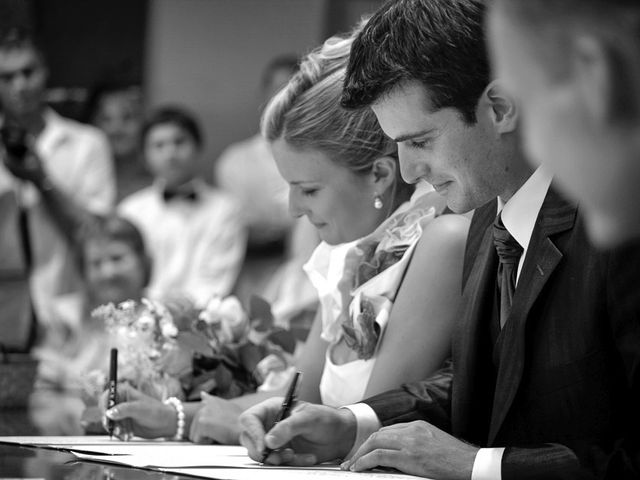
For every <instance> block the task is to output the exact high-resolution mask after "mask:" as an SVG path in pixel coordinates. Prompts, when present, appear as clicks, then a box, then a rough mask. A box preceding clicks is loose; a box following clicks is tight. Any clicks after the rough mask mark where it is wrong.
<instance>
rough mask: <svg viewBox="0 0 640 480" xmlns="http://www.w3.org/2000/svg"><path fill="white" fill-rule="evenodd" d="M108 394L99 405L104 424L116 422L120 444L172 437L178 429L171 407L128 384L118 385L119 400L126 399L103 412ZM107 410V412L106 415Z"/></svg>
mask: <svg viewBox="0 0 640 480" xmlns="http://www.w3.org/2000/svg"><path fill="white" fill-rule="evenodd" d="M106 397H107V392H105V394H104V395H103V397H102V401H101V402H100V404H101V408H102V410H103V411H104V416H105V422H103V423H106V421H108V420H113V421H114V422H115V428H114V434H115V435H116V436H117V437H118V438H120V439H123V440H127V439H130V438H131V437H132V436H133V435H136V436H138V437H143V438H159V437H173V436H174V435H175V433H176V429H177V425H178V423H177V413H176V410H175V408H174V407H172V406H171V405H166V404H164V403H163V402H161V401H160V400H157V399H155V398H153V397H150V396H148V395H145V394H144V393H142V392H140V391H138V390H136V389H135V388H133V387H132V386H130V385H129V384H126V383H123V384H119V385H118V398H119V399H126V401H123V402H122V403H118V404H117V405H115V406H114V407H112V408H110V409H108V410H106V409H105V407H104V406H105V405H106V404H107V402H106ZM105 410H106V411H105Z"/></svg>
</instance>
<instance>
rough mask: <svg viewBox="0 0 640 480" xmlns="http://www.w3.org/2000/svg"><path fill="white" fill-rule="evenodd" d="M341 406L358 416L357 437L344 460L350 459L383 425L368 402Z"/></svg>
mask: <svg viewBox="0 0 640 480" xmlns="http://www.w3.org/2000/svg"><path fill="white" fill-rule="evenodd" d="M340 408H346V409H348V410H351V413H353V415H354V417H356V426H357V429H356V439H355V441H354V442H353V446H352V447H351V450H349V453H348V454H347V456H346V457H345V458H344V460H348V459H350V458H351V457H352V456H353V454H354V453H356V452H357V451H358V449H359V448H360V445H362V444H363V443H364V441H365V440H366V439H367V438H369V436H370V435H371V434H372V433H374V432H377V431H378V430H380V427H381V426H382V425H381V424H380V420H378V416H377V415H376V412H374V411H373V408H371V407H370V406H369V405H367V404H366V403H356V404H354V405H346V406H344V407H340Z"/></svg>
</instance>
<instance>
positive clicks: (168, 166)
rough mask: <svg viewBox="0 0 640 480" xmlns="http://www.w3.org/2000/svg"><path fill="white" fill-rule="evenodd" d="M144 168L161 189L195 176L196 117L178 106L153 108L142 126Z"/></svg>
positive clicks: (198, 149)
mask: <svg viewBox="0 0 640 480" xmlns="http://www.w3.org/2000/svg"><path fill="white" fill-rule="evenodd" d="M141 138H142V149H143V154H144V158H145V161H146V163H147V167H148V169H149V171H150V172H151V173H152V175H153V176H154V177H155V178H156V179H159V180H161V181H162V182H163V183H164V185H165V188H167V189H175V188H178V187H180V186H181V185H184V184H185V183H187V182H189V181H190V180H192V179H193V178H195V177H196V176H197V175H198V168H199V160H200V155H201V152H202V147H203V137H202V133H201V130H200V126H199V125H198V122H197V120H196V118H195V117H194V116H193V115H192V114H191V113H189V112H188V111H187V110H185V109H183V108H180V107H173V106H167V107H161V108H158V109H157V110H155V111H153V112H152V113H151V115H150V116H149V117H148V118H147V120H146V121H145V123H144V124H143V126H142V133H141Z"/></svg>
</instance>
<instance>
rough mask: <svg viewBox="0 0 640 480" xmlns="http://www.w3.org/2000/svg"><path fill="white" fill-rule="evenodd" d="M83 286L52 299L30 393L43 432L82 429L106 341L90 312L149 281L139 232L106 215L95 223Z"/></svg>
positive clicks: (134, 295)
mask: <svg viewBox="0 0 640 480" xmlns="http://www.w3.org/2000/svg"><path fill="white" fill-rule="evenodd" d="M82 269H83V276H84V281H85V284H84V287H85V288H84V290H83V291H82V292H76V293H72V294H68V295H64V296H60V297H58V298H56V301H55V303H54V304H53V305H52V312H53V315H54V319H53V320H52V324H51V326H50V327H49V328H48V329H47V333H46V335H45V337H44V340H43V342H42V345H40V346H39V347H38V348H37V349H36V350H35V355H36V357H37V358H38V359H40V365H39V369H38V376H37V379H36V384H35V389H34V392H33V394H32V396H31V416H32V420H33V423H34V424H35V425H36V426H37V427H38V429H39V430H40V432H41V433H42V434H44V435H78V434H81V433H83V428H82V425H81V415H82V412H83V410H84V409H85V405H84V402H83V400H82V396H83V395H82V390H83V384H84V383H85V381H86V375H87V373H88V372H90V371H93V370H96V369H100V370H105V369H106V367H107V362H108V359H109V342H108V339H107V335H106V332H105V330H104V325H103V324H102V323H98V322H97V321H96V320H95V319H93V318H92V317H91V311H92V310H93V309H94V308H96V307H98V306H99V305H103V304H107V303H109V302H113V303H116V304H117V303H120V302H123V301H125V300H129V299H131V300H139V299H140V298H141V297H142V295H143V291H144V288H145V286H146V285H147V282H148V280H149V275H150V272H151V261H150V260H149V258H148V256H147V254H146V251H145V246H144V242H143V239H142V235H141V234H140V232H139V231H138V229H137V228H136V227H135V226H134V225H133V224H132V223H131V222H129V221H128V220H125V219H123V218H119V217H116V216H110V217H106V218H102V219H100V220H98V221H97V222H96V223H95V225H93V226H92V227H91V228H90V229H89V231H88V233H87V235H86V237H85V239H84V241H83V246H82Z"/></svg>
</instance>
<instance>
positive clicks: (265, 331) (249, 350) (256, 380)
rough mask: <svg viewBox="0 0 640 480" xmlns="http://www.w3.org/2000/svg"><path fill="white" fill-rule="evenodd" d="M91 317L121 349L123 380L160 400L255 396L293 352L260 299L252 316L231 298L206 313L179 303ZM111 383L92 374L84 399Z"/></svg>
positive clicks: (106, 308) (124, 306) (129, 304)
mask: <svg viewBox="0 0 640 480" xmlns="http://www.w3.org/2000/svg"><path fill="white" fill-rule="evenodd" d="M92 316H93V317H95V318H98V319H100V320H102V321H103V322H104V325H105V328H106V331H107V333H108V335H109V339H110V343H111V345H110V346H111V347H115V348H118V380H119V381H126V382H128V383H130V384H131V385H132V386H134V387H135V388H137V389H138V390H141V391H142V392H144V393H146V394H147V395H150V396H152V397H154V398H158V399H164V398H167V397H170V396H176V397H178V398H181V399H183V400H190V399H195V400H199V399H200V392H201V391H205V392H207V393H210V394H213V395H218V396H221V397H224V398H231V397H234V396H238V395H241V394H243V393H245V392H247V391H253V390H255V388H256V387H257V386H258V385H259V384H260V383H261V381H262V380H263V379H264V378H265V376H266V375H267V374H268V373H269V370H272V369H286V368H287V366H288V363H289V362H290V360H291V358H292V357H291V355H292V354H293V350H294V348H295V340H294V338H293V336H292V335H290V334H289V332H287V331H284V330H282V329H279V328H276V327H275V326H274V324H273V317H272V316H271V311H270V307H269V304H268V303H267V302H265V301H264V300H262V299H259V298H258V297H255V298H254V299H252V301H251V308H250V309H249V311H248V312H246V311H245V310H244V309H243V307H242V305H241V304H240V302H239V301H238V299H237V298H236V297H233V296H229V297H226V298H220V297H214V298H212V299H211V300H210V301H209V302H208V304H207V305H206V307H205V308H204V309H198V308H196V307H195V305H194V304H193V302H191V300H189V299H188V298H186V297H180V298H171V299H167V300H165V301H162V302H160V301H152V300H148V299H142V300H141V301H140V302H135V301H132V300H129V301H126V302H123V303H120V304H118V305H114V304H108V305H102V306H100V307H98V308H97V309H95V310H94V311H93V312H92ZM106 379H107V372H106V371H94V372H90V373H89V374H88V375H87V378H86V381H85V383H86V387H85V390H86V394H87V395H88V396H90V397H91V396H93V397H94V398H97V397H98V396H99V395H100V394H101V393H102V391H103V390H104V386H105V384H106Z"/></svg>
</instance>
